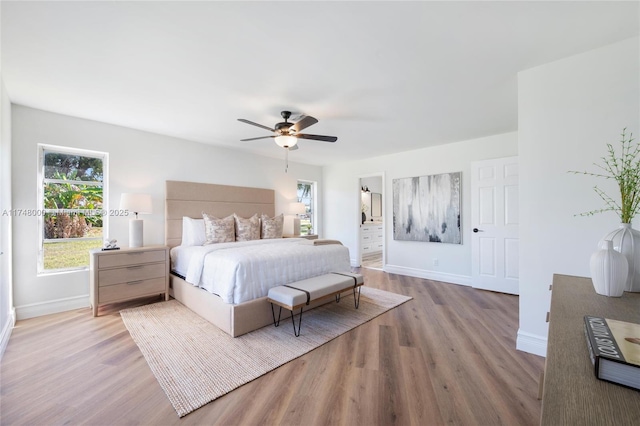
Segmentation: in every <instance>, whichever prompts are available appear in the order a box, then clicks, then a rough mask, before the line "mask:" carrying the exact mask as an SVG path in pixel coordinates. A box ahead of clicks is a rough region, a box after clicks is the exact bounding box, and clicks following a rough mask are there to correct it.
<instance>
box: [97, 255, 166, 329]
mask: <svg viewBox="0 0 640 426" xmlns="http://www.w3.org/2000/svg"><path fill="white" fill-rule="evenodd" d="M89 266H90V269H91V272H90V274H89V275H90V278H91V283H90V285H89V292H90V302H91V307H92V310H93V316H94V317H95V316H98V306H99V305H104V304H106V303H115V302H123V301H125V300H131V299H136V298H138V297H145V296H153V295H154V294H162V293H164V295H165V300H169V247H166V246H147V247H137V248H121V249H120V250H107V251H102V250H101V249H95V250H91V252H90V259H89Z"/></svg>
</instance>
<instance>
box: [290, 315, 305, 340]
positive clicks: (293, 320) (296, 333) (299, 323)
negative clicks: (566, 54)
mask: <svg viewBox="0 0 640 426" xmlns="http://www.w3.org/2000/svg"><path fill="white" fill-rule="evenodd" d="M302 309H303V308H300V315H299V316H298V331H296V320H295V319H294V318H293V317H295V314H294V313H293V311H291V322H292V323H293V334H295V336H296V337H299V336H300V326H301V325H302Z"/></svg>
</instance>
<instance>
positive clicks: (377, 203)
mask: <svg viewBox="0 0 640 426" xmlns="http://www.w3.org/2000/svg"><path fill="white" fill-rule="evenodd" d="M380 216H382V194H378V193H377V192H372V193H371V217H380Z"/></svg>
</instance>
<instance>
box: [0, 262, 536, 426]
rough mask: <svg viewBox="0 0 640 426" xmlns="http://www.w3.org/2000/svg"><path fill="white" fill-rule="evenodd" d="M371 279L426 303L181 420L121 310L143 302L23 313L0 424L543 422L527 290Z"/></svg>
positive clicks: (0, 396)
mask: <svg viewBox="0 0 640 426" xmlns="http://www.w3.org/2000/svg"><path fill="white" fill-rule="evenodd" d="M362 273H363V274H364V275H365V277H366V281H365V284H366V285H368V286H371V287H376V288H382V289H385V290H390V291H394V292H397V293H402V294H407V295H409V296H412V297H413V298H414V299H413V300H412V301H410V302H408V303H405V304H403V305H401V306H400V307H398V308H396V309H393V310H391V311H389V312H387V313H385V314H383V315H381V316H379V317H377V318H375V319H374V320H372V321H370V322H368V323H366V324H364V325H362V326H360V327H358V328H356V329H354V330H352V331H351V332H349V333H346V334H344V335H342V336H340V337H338V338H337V339H335V340H333V341H331V342H329V343H327V344H325V345H323V346H321V347H320V348H318V349H316V350H314V351H312V352H310V353H308V354H306V355H304V356H302V357H300V358H298V359H296V360H293V361H291V362H290V363H288V364H286V365H284V366H282V367H280V368H278V369H276V370H274V371H272V372H270V373H268V374H266V375H264V376H262V377H260V378H258V379H256V380H254V381H253V382H250V383H248V384H246V385H244V386H242V387H241V388H239V389H237V390H235V391H233V392H231V393H230V394H228V395H225V396H223V397H221V398H219V399H218V400H216V401H213V402H212V403H210V404H208V405H206V406H204V407H202V408H200V409H198V410H196V411H194V412H193V413H191V414H189V415H187V416H186V417H184V418H182V419H179V418H178V416H177V415H176V413H175V411H174V410H173V408H172V406H171V405H170V403H169V401H168V399H167V398H166V396H165V395H164V393H163V391H162V389H161V388H160V386H159V385H158V383H157V381H156V379H155V377H154V376H153V374H152V373H151V371H150V370H149V368H148V366H147V364H146V362H145V360H144V358H143V357H142V354H141V353H140V351H139V350H138V347H137V346H136V345H135V343H133V341H132V340H131V337H130V336H129V333H128V332H127V330H126V329H125V327H124V325H123V323H122V320H121V319H120V316H119V314H118V310H119V309H121V308H123V307H130V306H133V305H135V304H139V303H140V302H133V303H125V304H120V305H115V306H112V307H110V308H109V307H107V309H106V310H101V312H102V313H103V315H102V316H100V317H98V318H93V317H92V316H91V312H90V310H89V309H88V308H87V309H81V310H77V311H72V312H66V313H62V314H56V315H49V316H46V317H40V318H34V319H29V320H25V321H19V322H18V324H17V327H16V328H15V329H14V331H13V334H12V336H11V339H10V341H9V344H8V347H7V350H6V352H5V354H4V356H3V358H2V362H1V364H0V380H1V382H0V400H1V401H0V423H1V424H2V425H14V424H25V425H45V424H46V425H50V424H51V425H53V424H72V425H76V424H92V425H93V424H95V425H98V424H100V425H107V424H108V425H137V424H153V425H171V424H184V425H191V424H207V425H213V424H230V425H233V424H237V425H253V424H287V425H296V424H304V425H327V424H344V425H391V424H398V425H438V424H454V425H475V424H478V425H499V424H504V425H537V424H538V423H539V419H540V401H538V400H537V398H536V397H537V392H538V376H539V374H540V372H541V371H542V368H543V363H544V359H543V358H541V357H538V356H535V355H530V354H525V353H522V352H518V351H516V350H515V349H514V348H515V338H516V331H517V328H518V298H517V297H516V296H509V295H505V294H499V293H492V292H485V291H480V290H474V289H471V288H468V287H464V286H458V285H453V284H444V283H439V282H435V281H429V280H422V279H418V278H410V277H404V276H399V275H393V274H387V273H384V272H381V271H376V270H371V269H363V270H362ZM147 301H148V300H147ZM211 362H215V360H211Z"/></svg>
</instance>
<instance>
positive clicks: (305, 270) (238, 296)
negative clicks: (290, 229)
mask: <svg viewBox="0 0 640 426" xmlns="http://www.w3.org/2000/svg"><path fill="white" fill-rule="evenodd" d="M171 267H172V270H173V271H175V272H177V273H178V274H180V275H182V276H184V277H185V280H186V281H187V282H188V283H191V284H193V285H196V286H198V287H201V288H204V289H206V290H208V291H209V292H211V293H214V294H217V295H218V296H220V298H221V299H222V300H223V301H224V302H225V303H231V304H238V303H242V302H246V301H249V300H253V299H256V298H259V297H263V296H266V295H267V293H268V291H269V289H270V288H271V287H275V286H278V285H282V284H288V283H291V282H294V281H299V280H302V279H305V278H310V277H314V276H317V275H322V274H326V273H328V272H331V271H349V270H350V269H351V268H350V262H349V249H347V248H346V247H344V246H342V245H339V244H328V245H318V246H314V245H313V241H309V240H306V239H304V238H282V239H273V240H254V241H242V242H233V243H220V244H210V245H206V246H191V247H185V246H178V247H174V248H173V249H171Z"/></svg>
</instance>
